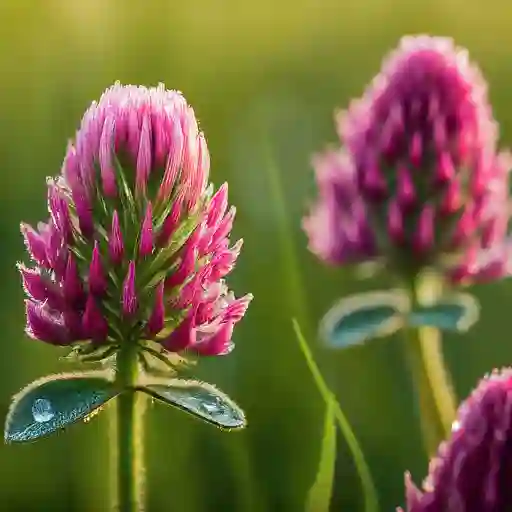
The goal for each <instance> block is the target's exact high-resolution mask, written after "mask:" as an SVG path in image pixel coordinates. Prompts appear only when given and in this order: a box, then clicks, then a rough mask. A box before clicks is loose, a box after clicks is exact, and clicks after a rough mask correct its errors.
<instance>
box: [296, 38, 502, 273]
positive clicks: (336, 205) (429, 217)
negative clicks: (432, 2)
mask: <svg viewBox="0 0 512 512" xmlns="http://www.w3.org/2000/svg"><path fill="white" fill-rule="evenodd" d="M337 126H338V134H339V137H340V141H341V143H342V146H343V149H341V150H340V149H334V150H331V151H329V152H328V153H327V154H324V155H321V156H318V157H316V158H315V159H314V161H313V164H314V166H315V170H316V174H317V180H318V185H319V190H320V198H319V200H318V201H317V203H316V205H315V206H314V207H313V209H312V212H311V214H310V216H309V217H308V218H306V219H305V221H304V228H305V230H306V232H307V235H308V237H309V240H310V249H311V250H312V251H313V252H314V253H316V254H317V255H318V256H319V257H320V258H322V259H324V260H325V261H328V262H330V263H334V264H346V263H361V262H365V261H369V260H375V259H377V258H378V259H380V260H384V261H385V263H386V264H387V266H388V267H389V268H391V270H393V271H394V272H395V273H398V274H402V275H403V274H407V275H411V274H412V275H414V274H416V273H417V272H418V270H419V269H422V268H425V267H440V268H441V269H442V272H443V273H444V275H446V276H447V277H449V278H450V279H451V280H453V281H456V282H460V281H467V280H484V279H494V278H499V277H501V276H503V275H506V274H508V272H509V270H510V265H509V258H510V247H509V244H508V243H507V242H506V241H505V235H506V230H507V225H508V220H509V216H510V208H509V196H508V174H509V170H510V168H511V166H512V160H511V158H510V156H509V154H508V153H499V152H497V149H496V145H497V138H498V128H497V124H496V122H495V121H494V119H493V116H492V112H491V108H490V106H489V102H488V99H487V90H486V84H485V82H484V79H483V77H482V75H481V73H480V71H479V70H478V68H477V67H476V66H475V65H473V64H472V63H471V62H470V61H469V59H468V55H467V52H466V51H465V50H462V49H460V48H457V47H455V46H454V44H453V42H452V41H451V40H450V39H444V38H438V37H429V36H419V37H404V38H403V39H402V40H401V41H400V44H399V46H398V48H397V49H396V50H395V51H393V52H392V53H391V55H390V56H389V57H388V58H387V59H386V60H385V62H384V65H383V68H382V70H381V72H380V73H379V75H377V77H376V78H375V79H374V80H373V81H372V83H371V85H370V87H368V89H367V90H366V92H365V94H364V95H363V97H362V98H361V99H358V100H357V101H354V102H353V103H352V104H351V105H350V107H349V109H348V110H347V111H346V112H342V113H341V114H339V115H338V116H337Z"/></svg>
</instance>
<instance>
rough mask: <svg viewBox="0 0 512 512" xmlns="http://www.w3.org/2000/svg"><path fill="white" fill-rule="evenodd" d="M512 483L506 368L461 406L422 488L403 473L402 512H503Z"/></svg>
mask: <svg viewBox="0 0 512 512" xmlns="http://www.w3.org/2000/svg"><path fill="white" fill-rule="evenodd" d="M511 479H512V370H511V369H505V370H502V371H499V372H498V371H495V372H493V373H492V374H491V375H489V376H487V377H485V378H484V379H482V381H481V382H480V383H479V385H478V386H477V388H476V389H475V390H474V391H473V392H472V393H471V395H470V396H469V398H467V399H466V401H465V402H463V404H462V405H461V406H460V408H459V411H458V417H457V421H456V422H455V423H454V428H453V432H452V434H451V438H450V439H449V440H447V441H446V442H444V443H442V444H441V446H440V447H439V451H438V455H437V457H435V458H434V459H433V460H432V462H431V464H430V470H429V476H428V478H427V479H426V480H425V482H424V484H423V489H422V490H419V489H418V488H417V487H416V486H415V485H414V484H413V483H412V481H411V478H410V475H409V474H407V475H406V488H407V508H406V510H407V511H408V512H506V511H508V510H512V487H511V486H510V481H511ZM398 511H399V512H400V511H402V509H398ZM402 512H403V511H402Z"/></svg>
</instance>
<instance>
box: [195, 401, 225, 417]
mask: <svg viewBox="0 0 512 512" xmlns="http://www.w3.org/2000/svg"><path fill="white" fill-rule="evenodd" d="M199 406H200V408H201V409H203V410H204V411H206V412H207V413H209V414H225V413H226V408H225V406H224V404H223V403H222V402H221V401H220V399H219V398H218V397H215V398H214V399H213V401H212V402H200V404H199Z"/></svg>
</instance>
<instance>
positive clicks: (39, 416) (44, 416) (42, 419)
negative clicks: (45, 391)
mask: <svg viewBox="0 0 512 512" xmlns="http://www.w3.org/2000/svg"><path fill="white" fill-rule="evenodd" d="M32 416H34V420H35V421H37V423H46V422H47V421H50V420H51V419H52V418H53V417H54V416H55V412H54V411H53V409H52V404H51V402H50V401H49V400H47V399H46V398H36V399H35V400H34V405H32Z"/></svg>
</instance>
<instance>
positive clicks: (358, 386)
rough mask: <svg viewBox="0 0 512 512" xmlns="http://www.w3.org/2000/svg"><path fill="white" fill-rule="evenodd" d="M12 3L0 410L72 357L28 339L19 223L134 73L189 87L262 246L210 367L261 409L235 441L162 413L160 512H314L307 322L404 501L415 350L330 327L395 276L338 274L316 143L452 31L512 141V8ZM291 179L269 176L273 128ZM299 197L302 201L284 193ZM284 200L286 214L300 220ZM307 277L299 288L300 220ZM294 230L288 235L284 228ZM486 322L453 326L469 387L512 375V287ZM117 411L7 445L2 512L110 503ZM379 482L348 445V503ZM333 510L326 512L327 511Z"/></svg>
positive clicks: (8, 13)
mask: <svg viewBox="0 0 512 512" xmlns="http://www.w3.org/2000/svg"><path fill="white" fill-rule="evenodd" d="M0 5H1V7H0V23H1V32H0V34H1V35H0V38H1V43H2V44H1V45H0V69H1V72H2V79H1V82H0V84H1V85H0V88H1V94H0V162H1V165H2V185H1V186H0V212H1V215H0V230H1V244H2V245H1V247H2V251H1V253H0V275H1V276H2V288H1V294H0V302H1V305H2V307H1V308H0V316H1V326H2V340H1V343H2V352H1V355H0V361H1V362H0V365H1V370H2V371H1V372H0V397H1V413H2V417H4V416H5V413H6V411H7V407H8V404H9V399H10V396H11V395H12V394H13V393H15V392H17V391H18V390H19V389H20V388H21V387H22V386H23V385H25V384H27V383H28V382H30V381H31V380H33V379H35V378H37V377H40V376H42V375H45V374H48V373H50V372H55V371H65V370H66V366H65V364H64V363H62V362H60V361H59V360H58V356H59V355H60V353H59V352H58V350H57V349H54V348H53V347H50V346H46V345H44V344H42V343H38V342H35V341H31V340H29V339H27V338H26V337H25V336H24V333H23V327H24V316H23V295H22V291H21V287H20V285H19V279H18V275H17V272H16V269H15V265H14V264H15V262H16V261H17V260H19V259H22V258H24V254H23V242H22V239H21V236H20V235H19V222H20V221H21V220H24V221H28V222H37V221H38V220H39V219H43V218H44V217H45V206H46V205H45V200H46V190H45V177H46V176H48V175H54V174H57V173H58V172H59V170H60V165H61V162H62V158H63V155H64V150H65V147H66V142H67V139H68V137H71V136H72V135H73V134H74V131H75V129H76V128H77V126H78V123H79V121H80V117H81V115H82V113H83V111H84V110H85V108H86V107H87V106H88V104H89V102H90V101H91V100H93V99H96V98H98V97H99V95H100V94H101V92H102V90H103V89H104V88H106V87H107V86H109V85H110V84H111V83H112V82H113V81H115V80H121V81H122V82H125V83H142V84H147V85H149V84H156V83H158V82H159V81H164V82H165V83H166V85H167V86H168V87H169V88H177V89H180V90H182V91H183V92H184V94H185V96H186V97H187V99H188V100H189V102H190V103H191V104H192V105H193V106H194V108H195V110H196V114H197V116H198V117H199V119H200V120H201V124H202V128H203V130H204V131H205V132H206V135H207V139H208V143H209V148H210V152H211V155H212V179H213V181H214V182H215V184H217V185H218V184H220V183H221V182H222V181H223V180H229V182H230V195H231V202H232V203H233V204H235V205H236V206H237V207H238V219H237V223H236V227H235V235H236V236H243V237H244V238H245V247H244V251H243V253H242V256H241V258H240V260H239V265H238V267H237V269H236V271H235V272H234V274H233V275H232V278H231V281H230V282H231V285H232V287H233V288H234V289H235V291H236V292H237V293H238V294H243V293H246V292H249V291H250V292H252V293H253V294H254V295H255V300H254V302H253V304H252V306H251V308H250V309H249V313H248V315H247V317H246V319H245V320H244V321H243V322H242V323H241V324H240V325H239V327H238V328H237V330H236V334H235V340H236V342H237V349H236V350H235V351H234V352H233V354H232V355H230V356H229V357H227V358H218V359H217V360H215V361H211V360H208V361H206V362H205V363H204V364H202V365H201V366H200V368H199V369H198V372H199V376H200V377H203V378H205V379H209V380H210V381H212V382H214V383H216V384H218V385H219V386H220V387H221V388H222V389H223V390H225V391H226V392H228V393H229V394H230V395H231V396H232V397H233V398H235V399H236V400H237V401H238V402H239V403H240V404H241V405H242V406H243V407H244V408H245V409H246V412H247V415H248V417H249V427H248V428H247V430H246V431H244V432H242V433H232V434H228V433H223V432H221V431H218V430H217V429H215V428H212V427H210V426H209V425H206V424H202V423H200V422H198V421H195V420H194V419H191V418H190V417H188V416H187V415H184V414H182V413H180V412H179V411H174V410H171V409H169V408H166V407H163V406H158V405H154V406H153V407H152V408H151V411H150V414H149V418H148V422H149V425H148V439H147V458H148V468H147V478H148V489H147V493H148V507H147V510H148V511H150V512H152V511H155V512H157V511H158V512H160V511H175V512H189V511H190V512H210V511H218V510H221V511H225V512H230V511H234V512H273V511H279V512H287V511H289V512H299V511H301V510H303V507H304V502H305V498H306V493H307V490H308V487H309V486H310V484H311V483H312V482H313V479H314V475H315V472H316V466H317V460H318V452H319V447H320V435H321V430H322V421H323V418H322V414H323V404H322V402H321V399H320V397H319V395H318V393H317V391H316V389H315V388H314V385H313V384H312V380H311V377H310V375H309V373H308V371H307V368H306V365H305V363H304V361H303V357H302V355H301V353H300V352H299V349H298V346H297V343H296V341H295V339H294V336H293V331H292V329H291V322H290V319H291V317H292V316H294V315H297V316H298V317H299V320H300V322H301V324H302V326H303V328H304V330H305V332H306V334H307V336H308V338H309V339H310V341H311V344H312V345H313V348H314V351H315V353H316V356H317V359H318V362H319V364H320V365H321V366H322V370H323V372H324V374H325V376H326V377H327V378H328V380H329V382H330V384H331V385H332V387H333V389H335V391H336V394H337V396H338V398H339V401H340V403H341V404H342V406H343V408H344V410H345V411H346V413H347V415H348V416H349V418H350V421H351V422H352V424H353V427H354V429H355V430H356V432H357V433H358V435H359V438H360V441H361V443H362V445H363V448H364V451H365V454H366V455H367V457H368V460H369V463H370V465H371V469H372V471H373V475H374V477H375V479H376V482H377V486H378V489H379V492H380V497H381V501H382V510H390V511H391V510H394V507H395V506H396V505H399V504H402V503H403V472H404V471H405V470H406V469H410V470H411V471H412V473H413V476H414V478H415V480H416V481H417V482H420V481H421V480H422V479H423V477H424V475H425V473H426V460H425V458H424V456H423V455H422V449H421V441H420V437H419V431H418V426H417V423H416V421H415V417H414V413H413V401H412V396H411V393H410V386H409V381H408V376H407V373H406V370H405V368H404V364H403V358H402V354H401V351H400V341H399V340H397V339H396V340H395V339H386V340H381V341H379V342H377V343H372V344H371V345H370V346H367V347H358V348H355V349H352V350H350V351H347V352H344V353H332V352H329V353H327V352H326V351H325V350H323V349H322V348H321V347H320V346H319V345H318V344H317V343H316V339H315V332H316V328H315V325H316V323H317V322H318V320H319V319H320V317H321V315H322V313H323V312H325V311H326V309H327V308H328V307H329V305H330V304H331V303H332V302H333V301H334V300H336V299H337V298H338V297H340V296H341V295H344V294H349V293H352V292H354V291H358V290H362V289H363V288H364V289H368V288H370V287H375V286H379V284H382V283H370V282H360V281H357V280H356V279H355V278H354V276H352V275H350V273H349V272H347V271H344V270H343V269H329V268H326V267H324V266H323V265H322V264H320V263H319V262H318V261H316V260H315V259H314V258H313V257H312V256H311V255H310V254H309V253H308V252H307V250H306V240H305V237H304V235H303V234H302V232H301V230H300V219H301V216H302V214H303V212H304V211H305V208H306V206H307V201H308V200H309V199H310V198H312V197H313V194H314V183H313V174H312V170H311V168H310V166H309V159H310V155H311V153H312V152H314V151H316V150H318V149H321V148H322V147H323V146H324V144H326V143H328V142H333V141H335V133H334V128H333V123H332V113H333V109H334V108H335V107H338V106H345V105H346V104H347V102H348V100H349V98H350V97H351V96H354V95H359V94H360V93H361V92H362V89H363V87H364V86H365V84H366V83H367V82H368V81H369V79H370V78H371V77H372V76H373V75H374V74H375V72H376V71H377V70H378V68H379V65H380V61H381V58H382V57H383V55H384V54H385V53H386V52H387V51H388V50H389V49H390V48H391V47H393V46H394V45H395V44H396V42H397V40H398V38H399V37H400V36H401V35H403V34H406V33H417V32H429V33H433V34H437V35H450V36H453V37H454V38H455V39H456V40H457V42H458V43H459V44H461V45H464V46H467V47H468V48H469V49H470V52H471V54H472V57H473V58H474V59H475V60H476V61H477V62H479V64H480V65H481V67H482V69H483V71H484V73H485V74H486V76H487V78H488V80H489V82H490V84H491V91H490V94H491V98H492V100H493V103H494V109H495V114H496V116H497V118H498V120H499V121H500V123H501V126H502V144H503V145H506V144H507V143H512V110H510V109H509V108H508V104H507V99H508V98H509V95H510V94H511V92H510V91H511V87H510V86H511V84H512V60H511V59H510V52H509V48H510V44H511V43H512V36H511V33H510V26H509V20H510V19H511V15H512V4H510V3H508V2H506V1H505V0H487V1H485V2H484V1H483V0H430V1H424V0H423V1H417V2H410V1H409V0H357V1H356V0H349V1H346V0H345V1H343V0H259V1H258V2H251V3H249V2H248V1H247V0H190V1H188V2H182V3H178V2H176V1H163V0H162V1H158V0H145V1H142V0H124V1H123V0H85V1H84V0H80V1H79V0H45V1H37V0H16V1H13V0H2V1H1V4H0ZM264 133H265V134H266V135H265V137H266V138H267V142H268V143H270V145H271V147H272V151H273V153H274V157H275V159H276V161H277V163H278V167H279V174H278V175H276V174H275V173H273V171H272V170H270V169H269V164H268V161H267V157H266V155H265V152H264V151H263V149H262V148H263V145H264V137H263V134H264ZM281 199H282V200H283V203H281V202H280V200H281ZM283 206H284V208H283ZM283 220H284V221H285V224H287V225H288V226H289V231H288V236H291V237H292V239H293V243H294V251H295V253H296V257H297V258H298V261H299V266H300V271H301V274H300V276H295V277H294V278H293V279H294V280H295V281H294V282H295V285H297V284H298V285H299V286H300V287H301V291H300V293H296V292H295V290H294V289H293V288H291V287H290V279H289V271H290V266H289V264H288V262H287V258H288V256H287V252H286V247H285V246H284V245H283V240H282V233H283V223H282V221H283ZM284 227H285V228H286V226H284ZM475 292H476V293H477V295H478V296H479V298H480V299H481V301H482V304H483V314H482V319H481V321H480V323H479V324H478V325H477V326H476V328H474V329H473V330H472V331H471V332H470V333H469V334H467V335H466V336H464V337H458V336H453V337H450V336H447V337H446V339H445V348H446V353H447V359H448V361H449V364H450V366H451V369H452V371H453V373H454V379H455V382H456V386H457V391H458V393H459V395H460V396H464V395H466V394H467V393H468V391H469V390H470V388H471V387H472V386H473V385H474V384H475V382H476V380H477V379H478V378H479V377H480V376H481V375H483V374H484V373H485V372H487V371H489V370H490V369H491V368H492V367H495V366H501V365H505V364H507V363H509V362H510V361H511V359H512V345H511V344H510V342H509V340H508V336H509V331H510V327H511V326H512V320H511V318H510V314H509V313H508V309H509V307H510V305H509V304H512V302H509V300H510V299H511V298H512V284H511V283H510V282H502V283H497V284H494V285H488V286H486V287H482V288H479V289H477V290H475ZM107 433H108V421H107V415H106V414H103V415H101V414H100V415H99V416H98V417H97V418H95V419H94V420H93V421H91V422H90V424H88V425H87V426H83V425H80V426H75V427H73V428H71V429H70V430H69V431H67V432H65V433H63V434H60V435H57V436H54V437H53V438H49V439H45V440H42V441H40V442H38V443H34V444H30V445H26V446H1V447H0V472H1V475H2V477H1V480H0V482H1V483H0V510H2V511H6V512H15V511H20V512H31V511H47V510H48V511H52V512H59V511H80V512H101V511H103V510H108V490H109V470H108V463H109V457H108V451H107V447H108V437H107ZM361 505H362V501H361V497H360V488H359V481H358V478H357V475H356V473H355V470H354V467H353V464H352V461H351V459H350V456H349V454H348V452H347V449H346V446H345V444H344V442H343V440H340V443H339V454H338V463H337V479H336V489H335V497H334V500H333V505H332V510H336V511H339V512H341V511H344V512H345V511H347V512H357V511H359V510H361ZM319 512H321V511H319Z"/></svg>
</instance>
